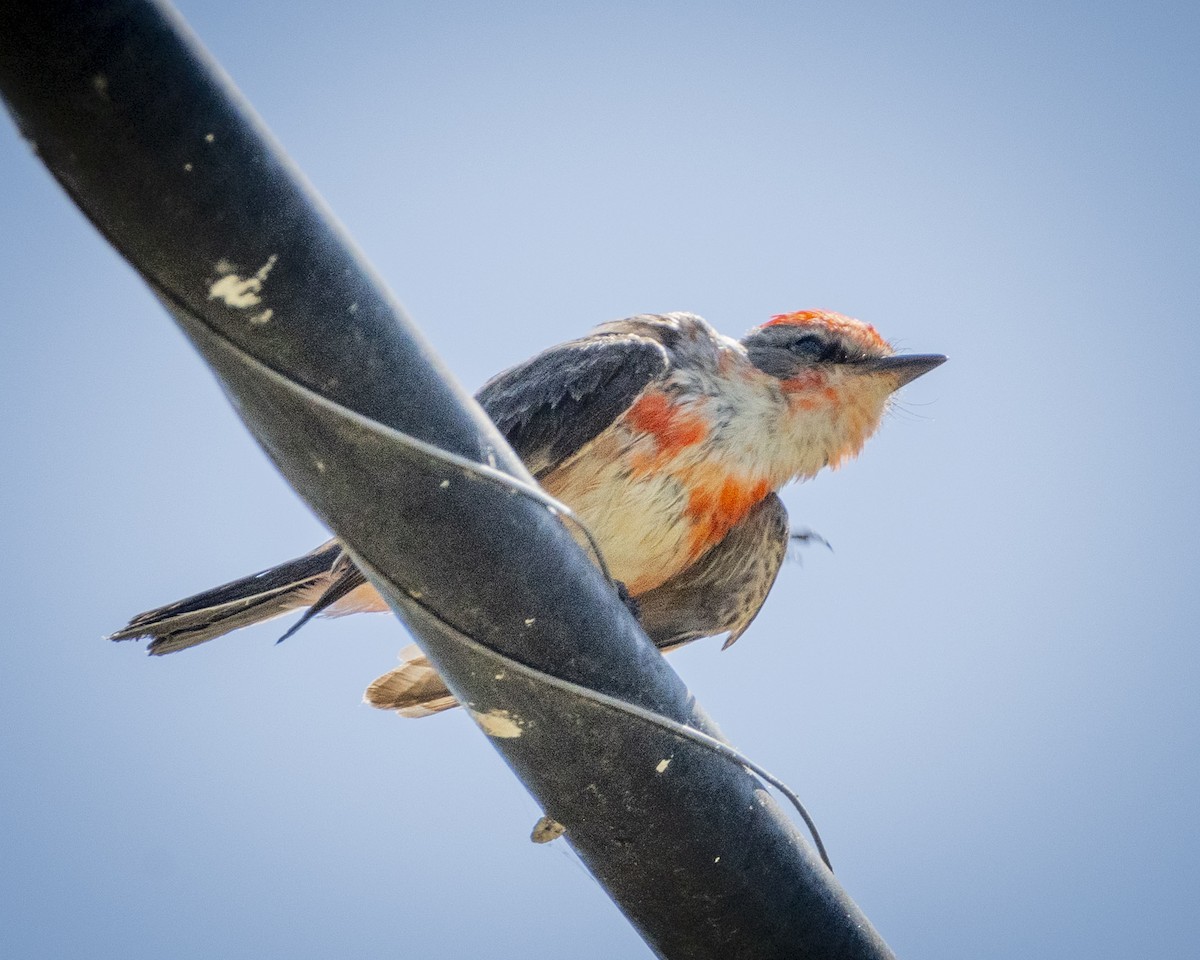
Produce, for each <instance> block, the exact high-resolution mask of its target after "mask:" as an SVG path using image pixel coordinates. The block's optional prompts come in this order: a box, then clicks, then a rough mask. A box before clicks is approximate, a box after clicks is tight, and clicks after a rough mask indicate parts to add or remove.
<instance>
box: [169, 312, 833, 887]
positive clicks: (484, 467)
mask: <svg viewBox="0 0 1200 960" xmlns="http://www.w3.org/2000/svg"><path fill="white" fill-rule="evenodd" d="M181 309H182V308H181ZM188 313H189V316H193V317H194V315H192V314H191V313H190V311H188ZM195 319H197V321H198V322H199V323H200V324H201V325H202V326H203V327H204V328H205V329H206V330H207V331H208V332H209V333H211V334H212V335H213V336H215V337H216V338H217V339H219V340H221V341H222V342H223V343H224V344H225V345H226V346H227V347H228V348H229V349H230V350H232V351H234V352H235V353H237V354H238V355H239V356H240V357H242V359H243V360H244V361H245V362H247V363H249V364H250V365H251V366H253V367H256V368H258V369H259V370H261V371H262V372H263V373H264V374H266V376H267V377H268V378H269V379H271V380H273V381H275V382H276V383H277V384H278V385H280V386H282V387H283V388H284V389H285V390H290V391H292V392H294V393H298V394H300V395H301V396H303V397H305V398H307V399H309V400H311V401H312V402H314V403H316V404H317V405H318V406H322V407H324V408H326V409H327V410H331V411H333V412H335V413H337V414H338V415H339V416H342V417H344V418H345V419H347V420H349V421H351V422H352V423H355V424H356V425H358V426H359V427H362V428H363V429H365V430H367V431H369V432H374V433H378V434H383V435H385V436H387V437H389V438H390V439H392V440H395V441H396V442H397V443H399V444H401V445H402V446H405V447H407V448H408V449H409V450H413V451H415V452H417V453H419V454H421V455H422V456H424V457H426V458H428V459H430V460H433V461H436V462H439V463H442V464H446V465H449V466H453V467H457V468H458V469H459V470H462V471H464V472H465V473H468V474H472V475H474V476H477V477H480V478H482V479H484V480H488V481H490V482H492V483H495V484H497V485H499V486H502V487H507V488H508V489H510V490H512V491H514V492H516V493H519V494H521V495H522V496H525V497H528V498H529V499H530V500H533V501H534V502H535V503H539V504H541V505H542V506H544V507H546V508H547V509H549V510H550V511H551V512H553V513H555V514H558V515H560V516H562V517H565V518H566V519H568V520H570V521H571V522H572V523H574V524H575V525H576V526H577V527H578V528H579V530H581V531H582V532H583V535H584V536H585V537H586V539H587V541H588V544H589V545H590V547H591V549H592V552H593V554H594V555H595V558H596V563H597V565H598V566H599V567H600V570H601V572H602V573H603V574H604V577H605V579H606V580H608V582H609V583H610V584H613V586H614V588H615V585H616V581H614V580H613V578H612V574H611V573H609V569H608V565H607V563H605V560H604V554H603V553H602V552H601V550H600V545H599V544H598V543H597V542H596V539H595V537H593V536H592V533H591V531H590V530H588V528H587V526H586V525H585V524H584V523H583V521H581V520H580V519H579V518H578V517H577V516H576V515H575V513H574V512H573V511H572V510H571V508H570V507H568V506H567V505H566V504H565V503H562V502H561V501H559V500H556V499H555V498H554V497H552V496H550V495H549V494H548V493H546V492H545V491H543V490H542V489H540V488H539V487H536V486H533V485H531V484H529V483H526V482H525V481H524V480H521V479H520V478H519V477H514V476H513V475H512V474H510V473H506V472H505V471H503V470H500V469H499V468H497V467H494V466H492V465H490V464H485V463H479V462H477V461H475V460H471V459H470V458H469V457H464V456H461V455H460V454H457V453H454V452H453V451H450V450H445V449H443V448H442V447H439V446H437V445H436V444H432V443H429V442H428V441H426V440H422V439H421V438H419V437H414V436H412V435H411V434H408V433H405V432H404V431H402V430H397V429H396V428H395V427H390V426H388V425H387V424H384V423H380V422H379V421H378V420H372V419H371V418H370V417H367V416H365V415H363V414H361V413H359V412H357V411H356V410H352V409H350V408H349V407H346V406H343V405H342V404H340V403H338V402H337V401H335V400H331V399H329V398H328V397H325V396H322V395H321V394H319V393H317V392H316V391H315V390H311V389H309V388H308V387H306V386H304V385H303V384H300V383H297V382H296V381H295V380H292V379H291V378H290V377H285V376H284V375H283V374H281V373H279V372H278V371H277V370H275V369H274V368H272V367H270V366H268V365H267V364H265V363H263V362H262V361H261V360H259V359H258V358H257V357H255V356H254V355H253V354H250V353H248V352H247V351H245V350H243V349H242V348H241V347H239V346H238V345H237V344H236V343H234V342H233V341H231V340H229V339H228V338H227V337H225V336H224V335H223V334H221V333H219V332H218V331H216V330H214V329H213V328H212V327H210V326H209V325H208V324H207V323H204V322H203V321H202V320H199V318H195ZM356 562H358V563H360V565H361V566H367V567H370V566H371V565H370V564H368V563H365V562H364V561H356ZM372 569H373V568H372ZM374 572H375V573H376V575H377V576H379V571H377V570H376V571H374ZM380 579H384V580H386V578H385V577H382V576H381V577H380ZM406 596H407V597H408V598H409V600H410V602H412V603H415V604H416V605H417V606H419V607H421V609H422V610H423V611H425V613H426V614H427V615H428V616H430V617H432V618H433V619H434V620H436V621H437V622H438V623H439V624H440V625H441V626H442V627H443V628H444V629H445V630H446V631H447V632H448V633H450V634H451V635H452V636H454V637H455V638H456V639H457V640H459V641H460V642H462V643H465V644H466V645H467V646H469V647H470V648H471V649H472V650H474V651H475V652H476V653H478V654H480V655H482V656H485V657H492V658H493V659H495V660H499V661H500V662H502V663H503V664H504V665H505V666H506V667H507V668H509V669H512V670H514V671H516V672H518V673H523V674H524V675H525V676H527V677H529V678H530V679H533V680H536V681H538V682H540V683H544V684H547V685H548V686H551V687H555V688H556V689H558V690H561V691H564V692H566V693H570V694H573V695H574V696H577V697H582V698H583V699H585V700H591V701H592V702H593V703H597V704H600V705H601V706H604V707H608V708H609V709H610V710H615V711H617V712H619V713H624V714H627V715H628V716H631V717H636V718H638V719H639V720H642V721H643V722H645V723H649V724H652V725H653V726H656V727H658V728H659V729H661V730H664V731H666V732H667V733H670V734H673V735H674V736H677V737H681V738H683V739H685V740H690V741H691V742H692V743H695V744H696V745H698V746H700V747H702V748H704V749H706V750H709V751H711V752H712V753H715V754H717V755H718V756H720V757H724V758H725V759H726V760H731V761H733V762H735V763H737V764H739V765H741V766H742V767H745V768H746V769H747V770H750V771H751V772H753V773H755V774H757V775H758V776H759V777H761V778H762V779H763V780H765V781H766V782H767V783H769V784H771V786H773V787H774V788H775V789H776V790H778V791H779V792H780V793H782V794H783V795H784V796H785V797H786V798H787V799H788V801H789V802H790V803H791V804H792V806H793V807H795V808H796V811H797V812H798V813H799V814H800V818H801V819H802V820H803V821H804V824H805V826H806V827H808V831H809V833H810V834H811V835H812V839H813V845H814V846H815V847H816V849H817V853H818V854H820V857H821V860H822V862H823V863H824V864H825V866H826V867H828V868H829V870H830V872H832V871H833V864H832V863H830V861H829V854H828V853H827V852H826V850H825V844H824V842H822V840H821V834H820V832H819V831H818V830H817V825H816V823H815V822H814V821H813V819H812V817H811V816H809V813H808V811H807V810H806V809H805V808H804V803H803V801H801V799H800V797H799V796H797V795H796V793H795V792H794V791H793V790H792V789H791V788H790V787H789V786H788V785H787V784H786V783H784V782H783V781H782V780H780V779H779V778H778V777H776V776H775V775H774V774H772V773H770V772H769V771H768V770H766V769H765V768H764V767H761V766H760V765H759V764H757V763H755V762H754V761H753V760H751V759H750V758H749V757H747V756H746V755H745V754H743V753H742V752H741V751H740V750H738V749H737V748H735V747H732V746H730V745H729V744H727V743H725V742H724V741H722V740H718V739H717V738H716V737H714V736H712V735H710V734H707V733H705V732H704V731H703V730H697V729H696V728H695V727H689V726H687V725H686V724H683V723H680V722H679V721H677V720H672V719H671V718H670V717H667V716H664V715H663V714H661V713H658V712H656V711H654V710H648V709H647V708H645V707H641V706H638V705H637V704H635V703H630V702H628V701H627V700H621V699H620V698H618V697H613V696H610V695H609V694H606V693H601V692H600V691H599V690H593V689H592V688H591V687H585V686H583V685H582V684H578V683H575V682H573V681H571V680H565V679H563V678H562V677H556V676H555V675H554V674H552V673H546V672H545V671H544V670H539V669H537V668H536V667H531V666H528V665H527V664H524V663H521V662H520V661H519V660H513V659H512V658H511V657H507V656H505V655H504V654H502V653H500V652H499V651H497V650H494V649H492V648H491V647H489V646H487V645H486V644H483V643H480V642H479V641H478V640H476V639H475V638H474V637H471V636H468V635H467V634H465V633H463V632H462V631H460V630H458V629H457V628H456V627H454V626H452V625H451V624H449V623H447V622H446V621H445V620H443V619H442V618H441V617H440V616H438V614H437V613H436V612H434V611H433V610H431V609H429V608H428V607H426V606H425V605H424V604H421V603H420V602H419V601H418V600H416V599H414V598H413V597H412V596H411V595H410V594H407V593H406Z"/></svg>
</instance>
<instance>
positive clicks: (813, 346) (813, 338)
mask: <svg viewBox="0 0 1200 960" xmlns="http://www.w3.org/2000/svg"><path fill="white" fill-rule="evenodd" d="M788 349H789V350H790V351H791V352H792V353H794V354H796V355H797V356H800V357H810V358H812V359H813V360H824V359H825V355H826V354H827V353H828V352H829V345H828V344H826V343H825V341H824V340H822V339H821V338H820V337H819V336H817V335H816V334H815V333H806V334H804V335H803V336H801V337H797V338H796V339H795V340H793V341H792V343H791V344H790V345H789V347H788Z"/></svg>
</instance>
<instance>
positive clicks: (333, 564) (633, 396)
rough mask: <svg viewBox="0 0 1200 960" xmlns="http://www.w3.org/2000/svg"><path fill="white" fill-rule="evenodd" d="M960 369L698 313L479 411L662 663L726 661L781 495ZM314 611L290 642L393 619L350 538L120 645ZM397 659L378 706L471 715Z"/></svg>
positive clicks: (573, 356)
mask: <svg viewBox="0 0 1200 960" xmlns="http://www.w3.org/2000/svg"><path fill="white" fill-rule="evenodd" d="M945 360H946V357H945V356H943V355H941V354H898V353H896V352H895V350H894V349H893V347H892V345H891V344H890V343H889V342H888V341H886V340H885V339H884V338H883V337H882V336H881V335H880V334H879V333H878V331H877V330H876V329H875V328H874V327H873V326H872V325H870V324H868V323H864V322H862V321H860V320H856V319H853V318H851V317H848V316H845V315H843V314H840V313H835V312H833V311H828V310H800V311H796V312H793V313H785V314H778V315H775V316H773V317H771V318H770V319H769V320H767V321H766V322H765V323H763V324H761V325H759V326H756V327H754V328H753V329H751V330H750V331H749V332H748V333H747V334H746V335H745V336H743V337H742V338H741V339H740V340H735V339H733V338H731V337H728V336H724V335H722V334H720V333H719V332H717V330H716V329H715V328H714V327H713V326H711V325H710V324H709V323H708V322H707V321H705V320H704V319H702V318H701V317H699V316H697V315H695V314H692V313H664V314H639V315H637V316H632V317H628V318H626V319H622V320H615V321H610V322H607V323H603V324H601V325H600V326H598V327H596V328H595V329H594V330H592V331H591V332H590V333H589V334H587V335H586V336H584V337H582V338H580V339H576V340H571V341H568V342H565V343H561V344H559V345H557V346H553V347H550V348H549V349H547V350H545V351H543V352H541V353H539V354H537V355H536V356H534V357H532V358H531V359H529V360H527V361H525V362H524V363H521V364H518V365H517V366H514V367H512V368H510V369H508V370H505V371H504V372H502V373H500V374H498V375H497V376H495V377H493V378H492V379H491V380H489V381H488V382H487V383H486V384H485V385H484V386H483V387H482V388H481V389H480V390H479V392H478V394H477V395H476V400H477V401H478V402H479V404H480V405H481V406H482V407H483V409H484V411H485V412H486V413H487V414H488V416H489V417H491V419H492V420H493V421H494V422H495V424H496V426H497V427H498V428H499V430H500V432H501V434H503V436H504V437H505V439H506V440H507V441H508V443H509V444H510V445H511V446H512V448H513V449H514V450H515V451H516V453H517V455H518V456H519V457H520V458H521V460H522V461H523V462H524V464H525V465H526V467H527V468H528V469H529V471H530V473H531V474H533V476H534V478H535V479H536V480H537V481H538V483H539V484H540V485H541V486H542V487H543V488H544V489H545V490H546V491H547V492H548V493H549V494H550V495H551V496H552V497H554V498H556V499H557V500H559V501H561V502H562V503H564V504H566V506H567V507H569V508H570V509H571V511H572V512H573V514H574V516H575V517H576V518H578V520H579V523H580V525H581V526H582V527H584V528H586V530H587V531H588V532H589V533H590V535H591V538H592V540H593V541H594V543H595V544H597V545H598V546H599V549H600V552H601V554H602V555H603V558H604V561H605V565H606V566H607V567H608V570H609V571H610V572H611V575H612V577H613V578H614V580H615V581H616V582H617V583H618V584H619V585H620V586H621V588H622V592H623V595H624V596H625V597H626V598H627V600H628V603H629V606H630V608H631V609H633V610H634V611H635V612H636V614H637V616H638V619H639V620H640V622H641V624H642V627H643V629H644V630H645V632H646V633H647V635H648V636H649V637H650V639H651V640H652V641H653V642H654V643H655V644H656V645H657V646H658V647H659V649H660V650H662V651H663V652H669V651H670V650H673V649H675V648H677V647H680V646H682V645H683V644H686V643H689V642H691V641H693V640H697V639H700V638H702V637H709V636H717V635H720V634H726V635H727V639H726V640H725V644H724V646H725V647H729V646H730V645H732V644H733V643H734V642H735V641H736V640H737V639H738V638H739V637H740V636H742V634H743V633H744V632H745V631H746V629H747V628H748V627H749V626H750V624H751V622H752V621H753V620H754V618H755V617H756V616H757V614H758V612H759V610H760V609H761V607H762V605H763V603H764V601H765V600H766V598H767V595H768V593H769V592H770V590H771V587H772V586H773V584H774V582H775V579H776V576H777V575H778V572H779V569H780V566H781V565H782V563H783V560H784V558H785V556H786V554H787V550H788V544H789V539H790V537H791V528H790V524H789V520H788V515H787V510H786V509H785V507H784V505H783V502H782V501H781V500H780V498H779V496H778V491H779V490H780V489H781V488H782V487H784V486H785V485H787V484H789V483H791V482H793V481H803V480H807V479H810V478H812V477H814V476H815V475H816V474H818V473H819V472H820V471H821V470H823V469H825V468H827V467H828V468H836V467H837V466H838V465H839V464H841V463H843V462H845V461H846V460H847V459H849V458H852V457H854V456H857V454H858V453H859V452H860V451H861V450H862V448H863V446H864V444H865V443H866V441H867V440H868V439H869V438H870V436H871V435H872V434H874V433H875V431H876V430H877V429H878V427H879V425H880V423H881V421H882V419H883V416H884V414H885V412H886V411H887V409H888V407H889V403H890V402H891V399H892V397H893V395H894V394H895V391H896V390H898V389H899V388H900V387H902V386H904V385H905V384H907V383H910V382H911V381H912V380H914V379H916V378H917V377H919V376H921V375H922V374H925V373H927V372H929V371H930V370H932V369H934V368H935V367H937V366H939V365H940V364H942V363H943V362H945ZM576 539H580V540H582V538H581V536H580V535H579V534H578V533H576ZM301 608H307V610H306V613H305V614H304V615H303V617H301V618H300V620H299V621H298V622H297V623H296V624H295V626H293V627H292V628H291V629H290V630H289V631H288V632H287V633H285V634H284V637H282V638H280V639H281V640H282V639H286V637H288V636H290V635H291V634H292V633H294V632H295V630H296V629H298V628H299V627H300V626H301V625H303V624H304V623H307V622H308V620H309V619H311V618H312V617H313V616H316V615H318V614H321V615H325V616H341V615H345V614H350V613H358V612H367V611H386V610H388V609H389V608H388V606H387V604H386V602H385V601H384V600H383V598H382V596H381V595H380V594H379V593H378V592H377V591H376V590H375V588H374V587H373V586H372V585H371V584H370V583H369V582H368V581H367V579H366V577H365V576H364V575H363V573H362V572H361V571H360V570H359V569H358V568H357V567H356V566H355V565H354V562H353V560H352V559H351V558H350V556H349V555H348V554H347V553H346V551H345V550H344V549H343V548H342V546H341V544H340V543H339V542H338V541H337V540H336V539H334V540H330V541H328V542H326V543H324V544H322V545H321V546H319V547H317V548H316V549H315V550H313V551H312V552H310V553H308V554H305V555H304V556H302V557H298V558H296V559H294V560H290V561H287V562H285V563H282V564H279V565H278V566H275V567H271V568H269V569H267V570H263V571H261V572H259V573H255V574H252V575H250V576H248V577H243V578H241V579H239V580H234V581H232V582H230V583H227V584H224V585H222V586H219V587H216V588H213V589H211V590H206V591H204V592H202V593H198V594H196V595H195V596H191V597H188V598H186V599H183V600H180V601H177V602H175V603H172V604H168V605H166V606H163V607H158V608H156V609H154V610H149V611H146V612H145V613H141V614H138V615H137V616H135V617H133V618H132V619H131V620H130V621H129V623H128V624H127V625H126V626H125V627H123V628H122V629H120V630H118V631H117V632H115V633H113V634H111V635H110V639H112V640H130V639H137V638H148V639H149V640H150V643H149V646H148V651H149V652H150V653H151V654H155V655H161V654H167V653H174V652H177V651H179V650H183V649H187V648H189V647H193V646H196V645H197V644H200V643H203V642H205V641H207V640H211V639H213V638H215V637H218V636H221V635H223V634H226V633H229V632H231V631H233V630H236V629H238V628H240V627H244V626H248V625H250V624H254V623H259V622H262V621H264V620H269V619H271V618H274V617H276V616H280V615H282V614H285V613H288V612H289V611H293V610H297V609H301ZM400 659H401V663H400V666H399V667H397V668H395V669H393V670H391V671H389V672H388V673H386V674H384V675H383V676H381V677H379V678H378V679H377V680H376V681H375V682H374V683H372V684H371V685H370V687H368V689H367V693H366V697H365V699H366V701H367V702H368V703H371V704H372V705H374V706H377V707H380V708H383V709H390V710H395V711H396V712H397V713H399V714H400V715H401V716H409V717H420V716H427V715H430V714H433V713H439V712H441V711H442V710H445V709H448V708H450V707H453V706H455V705H456V703H457V701H456V700H455V698H454V696H453V694H451V692H450V691H449V689H448V688H447V687H446V685H445V684H444V683H443V682H442V679H441V677H440V676H439V675H438V673H437V670H436V669H435V668H434V666H433V665H432V664H431V663H430V661H429V660H428V659H426V658H425V657H424V655H423V654H422V653H421V651H420V649H419V648H418V647H416V646H415V645H412V646H410V647H408V648H406V649H405V650H403V651H401V655H400Z"/></svg>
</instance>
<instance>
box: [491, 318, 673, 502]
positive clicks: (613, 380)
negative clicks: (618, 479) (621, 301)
mask: <svg viewBox="0 0 1200 960" xmlns="http://www.w3.org/2000/svg"><path fill="white" fill-rule="evenodd" d="M669 366H670V359H669V357H668V354H667V351H666V349H665V347H664V346H663V344H662V343H661V342H659V340H657V339H655V338H653V337H650V336H645V335H643V334H640V333H599V334H593V335H592V336H590V337H586V338H584V339H582V340H573V341H571V342H569V343H564V344H561V345H559V346H557V347H552V348H551V349H549V350H546V351H545V352H543V353H540V354H538V355H537V356H536V357H534V358H533V359H531V360H528V361H526V362H525V363H522V364H520V365H519V366H516V367H513V368H512V369H510V370H506V371H505V372H504V373H502V374H500V375H499V376H497V377H495V378H493V379H492V380H490V381H489V382H488V383H486V384H485V385H484V387H483V389H481V390H480V391H479V393H478V394H477V395H476V399H477V400H478V401H479V403H480V405H481V406H482V407H483V409H484V410H485V411H487V414H488V416H489V417H491V418H492V420H493V421H494V422H495V424H496V426H498V427H499V428H500V432H501V433H503V434H504V437H505V439H506V440H508V442H509V444H510V445H511V446H512V448H513V449H514V450H516V452H517V454H518V455H519V456H520V457H521V459H522V460H523V461H524V462H525V465H526V467H528V468H529V471H530V473H532V474H533V475H534V476H535V477H539V478H541V477H543V476H545V475H546V474H547V473H549V472H550V471H552V470H554V469H555V468H556V467H557V466H559V465H560V464H561V463H563V462H564V461H565V460H567V459H569V458H570V457H571V456H572V455H574V454H575V453H576V452H578V451H579V450H581V449H582V448H583V447H584V446H585V445H586V444H588V443H589V442H590V441H592V440H594V439H595V438H596V437H598V436H599V435H600V434H601V433H603V432H604V431H605V430H606V429H607V428H608V427H609V426H611V425H612V424H613V423H614V422H615V421H616V420H617V419H618V418H619V417H620V416H621V414H623V413H624V412H625V411H626V410H628V409H629V407H630V406H631V405H632V404H633V402H634V400H636V399H637V397H638V396H639V395H640V394H641V393H642V391H643V390H645V389H646V387H647V385H649V384H650V383H653V382H655V381H657V380H659V379H660V378H662V377H663V376H664V375H665V374H666V372H667V370H668V368H669Z"/></svg>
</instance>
